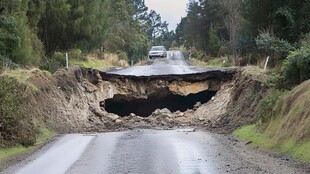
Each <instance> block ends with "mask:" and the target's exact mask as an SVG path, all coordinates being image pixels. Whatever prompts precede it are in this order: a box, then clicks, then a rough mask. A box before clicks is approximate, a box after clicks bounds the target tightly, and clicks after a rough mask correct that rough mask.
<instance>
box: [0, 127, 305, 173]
mask: <svg viewBox="0 0 310 174" xmlns="http://www.w3.org/2000/svg"><path fill="white" fill-rule="evenodd" d="M232 143H234V144H232ZM229 144H230V145H231V146H230V145H229ZM242 144H244V143H242ZM285 162H286V161H282V160H281V159H274V158H273V157H270V156H268V154H261V153H257V152H255V151H253V149H250V150H249V149H247V148H245V147H240V148H238V143H237V144H235V142H234V141H231V140H229V139H227V136H224V135H218V134H213V133H208V132H201V131H197V132H196V131H192V129H178V130H133V131H127V132H112V133H100V134H87V135H82V134H72V135H65V136H63V137H61V138H59V139H58V140H57V141H56V142H54V143H52V144H51V145H49V147H45V148H43V149H42V150H41V151H40V152H37V154H35V155H33V156H32V157H30V159H28V160H26V161H23V162H21V163H20V164H18V165H16V166H14V167H12V168H10V169H8V170H7V171H5V172H2V173H18V174H63V173H65V174H129V173H130V174H222V173H236V174H248V173H253V174H255V173H259V174H263V173H279V174H283V173H286V174H290V173H292V174H293V173H303V172H302V171H299V170H297V169H295V168H290V167H288V166H287V165H286V164H285ZM304 173H305V172H304Z"/></svg>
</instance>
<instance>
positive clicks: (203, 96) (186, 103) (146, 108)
mask: <svg viewBox="0 0 310 174" xmlns="http://www.w3.org/2000/svg"><path fill="white" fill-rule="evenodd" d="M215 94H216V92H213V91H203V92H200V93H197V94H190V95H187V96H180V95H173V94H168V95H165V96H161V97H156V96H154V97H149V98H148V99H133V100H130V101H128V100H125V99H123V100H122V99H119V98H118V99H117V98H112V99H107V100H105V110H106V111H107V112H109V113H114V114H117V115H119V116H122V117H124V116H128V115H130V114H131V113H134V114H136V115H138V116H141V117H148V116H150V115H151V114H152V113H153V112H154V111H155V110H156V109H163V108H167V109H169V110H170V111H171V112H175V111H178V110H179V111H181V112H184V111H186V110H187V109H193V108H194V105H195V104H196V103H197V102H201V103H202V104H203V103H206V102H208V101H209V100H210V99H211V98H212V97H213V96H214V95H215Z"/></svg>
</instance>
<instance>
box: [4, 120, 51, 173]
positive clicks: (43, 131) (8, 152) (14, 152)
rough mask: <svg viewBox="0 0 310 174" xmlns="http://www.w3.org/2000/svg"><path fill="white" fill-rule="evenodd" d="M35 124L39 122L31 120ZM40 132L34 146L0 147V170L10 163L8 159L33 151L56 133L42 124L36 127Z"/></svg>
mask: <svg viewBox="0 0 310 174" xmlns="http://www.w3.org/2000/svg"><path fill="white" fill-rule="evenodd" d="M33 123H34V124H35V125H37V124H39V122H37V121H36V120H34V121H33ZM38 131H39V132H40V133H39V135H38V137H37V142H36V144H35V145H34V146H30V147H24V146H17V147H11V148H5V149H0V170H1V169H4V168H6V167H8V166H9V165H10V161H11V160H13V161H14V159H15V158H17V157H19V156H21V155H26V154H30V153H33V152H34V151H35V150H37V149H38V148H39V147H40V145H41V144H43V143H44V142H45V141H46V140H48V139H50V138H52V137H54V136H55V135H56V133H55V132H54V131H51V130H49V129H48V128H46V127H44V126H40V127H39V128H38Z"/></svg>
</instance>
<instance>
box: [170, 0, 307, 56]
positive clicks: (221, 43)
mask: <svg viewBox="0 0 310 174" xmlns="http://www.w3.org/2000/svg"><path fill="white" fill-rule="evenodd" d="M187 10H188V14H187V16H186V17H184V18H182V20H181V22H180V23H179V24H178V26H177V29H176V36H175V38H176V41H177V43H178V44H179V45H181V44H184V43H185V45H186V46H187V47H190V46H192V47H195V48H196V49H198V50H203V51H206V52H208V53H209V54H210V55H212V56H217V55H219V54H229V55H234V56H235V57H236V56H243V57H248V58H249V59H251V58H253V53H257V54H260V55H265V56H267V55H268V56H271V57H273V58H274V59H282V58H283V57H285V55H286V54H287V53H288V52H289V51H291V50H292V49H293V47H295V46H296V43H298V42H299V41H300V40H301V39H302V38H303V37H304V36H305V35H306V34H307V33H309V32H310V1H309V0H300V1H295V0H286V1H283V0H272V1H270V0H190V2H189V4H188V9H187ZM257 54H256V56H257ZM251 56H252V57H251Z"/></svg>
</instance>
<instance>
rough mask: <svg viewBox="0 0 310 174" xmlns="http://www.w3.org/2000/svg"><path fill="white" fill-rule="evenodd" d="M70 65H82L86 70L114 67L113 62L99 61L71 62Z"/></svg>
mask: <svg viewBox="0 0 310 174" xmlns="http://www.w3.org/2000/svg"><path fill="white" fill-rule="evenodd" d="M69 63H70V65H80V66H83V67H85V68H107V67H111V66H113V64H112V62H109V61H106V60H97V59H87V60H70V61H69Z"/></svg>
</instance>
